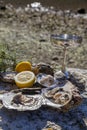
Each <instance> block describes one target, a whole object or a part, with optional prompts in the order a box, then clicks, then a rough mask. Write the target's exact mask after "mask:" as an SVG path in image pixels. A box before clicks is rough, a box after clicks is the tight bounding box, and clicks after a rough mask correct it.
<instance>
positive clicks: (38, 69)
mask: <svg viewBox="0 0 87 130" xmlns="http://www.w3.org/2000/svg"><path fill="white" fill-rule="evenodd" d="M32 71H33V72H34V73H35V75H37V74H39V73H44V74H48V75H52V76H53V75H54V71H53V68H52V67H51V66H50V65H48V64H45V63H39V64H37V65H33V67H32Z"/></svg>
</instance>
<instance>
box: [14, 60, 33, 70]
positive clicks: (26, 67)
mask: <svg viewBox="0 0 87 130" xmlns="http://www.w3.org/2000/svg"><path fill="white" fill-rule="evenodd" d="M26 70H29V71H31V63H30V62H28V61H22V62H19V63H18V64H17V65H16V68H15V71H17V72H22V71H26Z"/></svg>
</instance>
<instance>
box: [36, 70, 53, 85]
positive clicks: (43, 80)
mask: <svg viewBox="0 0 87 130" xmlns="http://www.w3.org/2000/svg"><path fill="white" fill-rule="evenodd" d="M36 82H37V83H39V84H40V85H41V86H43V87H50V86H52V85H53V84H55V79H54V77H53V76H52V75H47V74H44V73H39V74H38V75H37V76H36Z"/></svg>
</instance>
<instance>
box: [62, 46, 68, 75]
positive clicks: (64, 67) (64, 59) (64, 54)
mask: <svg viewBox="0 0 87 130" xmlns="http://www.w3.org/2000/svg"><path fill="white" fill-rule="evenodd" d="M66 53H67V48H66V46H64V49H63V63H62V72H63V73H65V72H66Z"/></svg>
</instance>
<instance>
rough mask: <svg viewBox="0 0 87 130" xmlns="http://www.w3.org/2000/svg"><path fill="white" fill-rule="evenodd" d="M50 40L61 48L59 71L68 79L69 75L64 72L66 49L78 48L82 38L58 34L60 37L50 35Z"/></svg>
mask: <svg viewBox="0 0 87 130" xmlns="http://www.w3.org/2000/svg"><path fill="white" fill-rule="evenodd" d="M50 40H51V42H52V43H53V44H56V45H58V46H62V47H63V62H62V67H61V70H62V72H63V73H64V74H65V75H66V77H68V76H69V74H68V71H67V70H66V52H67V48H69V47H77V46H79V45H80V44H81V42H82V37H81V36H77V35H71V34H60V35H55V34H52V35H51V37H50Z"/></svg>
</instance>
